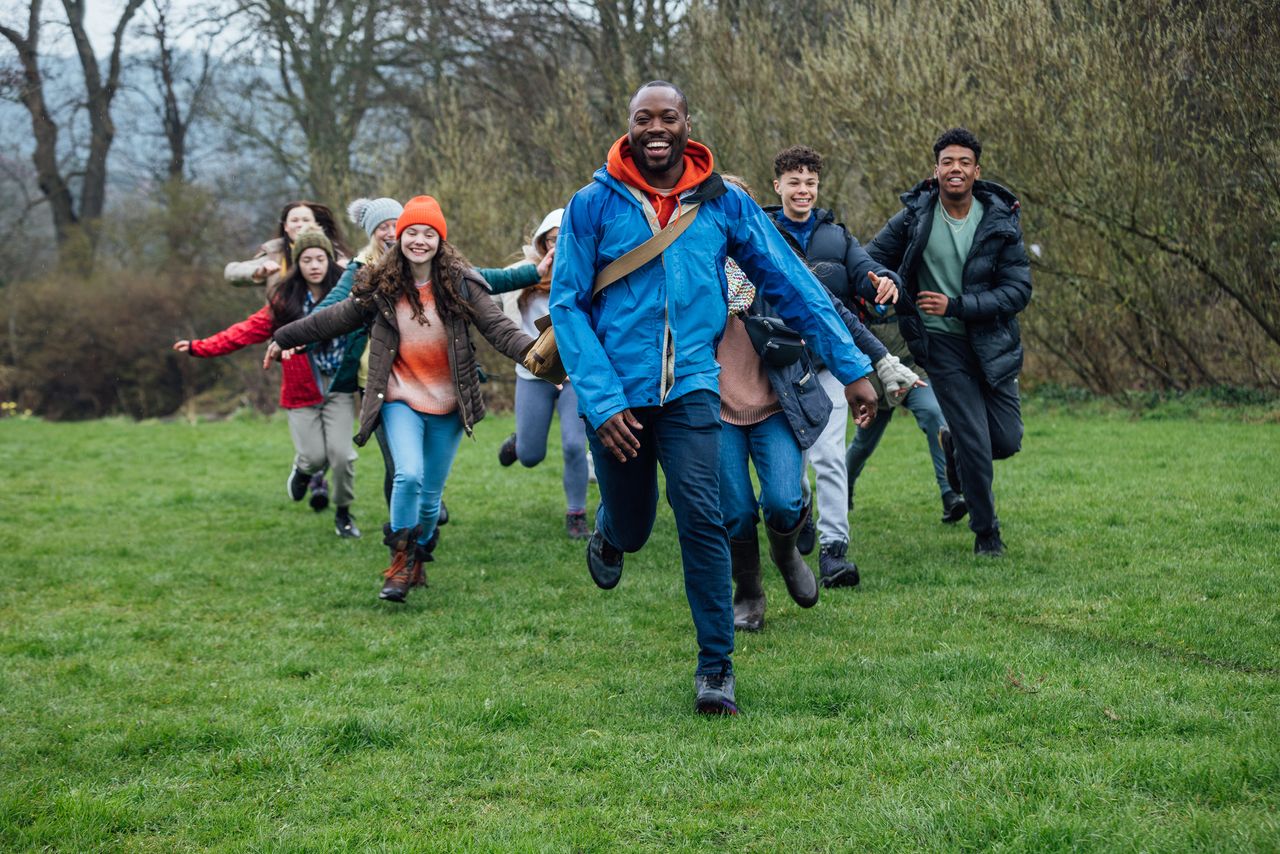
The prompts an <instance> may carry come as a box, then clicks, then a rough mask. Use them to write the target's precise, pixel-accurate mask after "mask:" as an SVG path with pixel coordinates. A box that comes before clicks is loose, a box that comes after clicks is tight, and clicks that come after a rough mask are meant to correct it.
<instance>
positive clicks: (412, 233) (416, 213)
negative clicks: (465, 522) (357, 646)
mask: <svg viewBox="0 0 1280 854" xmlns="http://www.w3.org/2000/svg"><path fill="white" fill-rule="evenodd" d="M395 237H396V244H395V247H394V248H392V249H390V250H389V251H388V252H387V253H386V255H385V256H384V257H383V258H382V260H381V261H380V262H379V263H378V264H376V265H374V266H371V267H366V268H364V269H363V270H361V271H360V273H359V275H358V277H357V281H356V284H355V286H354V287H353V288H352V291H351V296H350V298H349V299H346V300H344V301H342V302H340V303H338V304H337V305H334V306H330V307H329V308H326V309H324V310H323V311H319V312H316V313H315V314H313V315H311V316H309V317H306V318H303V319H302V320H300V321H298V322H296V323H292V324H290V325H288V326H286V327H284V328H282V329H279V330H277V331H276V333H275V336H274V337H275V343H276V344H277V345H278V346H279V347H280V348H281V349H282V350H288V349H290V348H292V347H299V346H302V345H304V344H308V343H310V342H312V341H317V340H323V339H325V338H330V337H333V336H334V335H341V334H346V333H348V332H351V331H353V330H355V329H358V328H361V327H368V328H369V375H368V379H367V383H366V385H365V395H364V400H363V401H362V403H361V407H360V430H359V432H358V433H357V434H356V444H358V445H363V444H364V443H365V442H366V441H368V439H369V436H370V435H371V434H372V433H373V431H374V429H375V428H376V427H377V426H378V424H379V423H381V424H383V425H384V427H385V428H386V434H387V444H388V446H389V447H390V449H391V457H392V460H393V461H394V464H395V477H394V482H393V486H392V490H391V528H390V530H389V531H388V532H387V535H386V537H385V538H384V540H385V542H386V545H387V546H388V547H390V549H391V554H392V557H391V565H390V566H389V567H388V568H387V570H386V572H384V573H383V578H384V584H383V587H382V591H381V593H380V594H379V596H380V597H381V598H383V599H388V600H390V601H393V602H403V601H404V600H405V597H406V595H407V594H408V592H409V588H410V587H414V586H425V584H426V573H425V570H424V568H423V564H424V563H426V562H428V561H430V560H432V552H433V551H434V548H435V544H436V539H437V533H438V532H437V524H438V520H439V514H440V496H441V495H442V493H443V492H444V484H445V479H446V478H447V477H448V475H449V469H450V468H451V467H452V465H453V458H454V455H455V454H456V453H457V450H458V443H459V442H460V441H461V438H462V434H463V433H464V432H465V433H467V434H468V435H470V434H471V430H472V428H473V427H474V426H475V423H476V422H477V421H479V420H480V419H481V418H483V417H484V399H483V397H482V396H481V394H480V377H479V373H478V365H477V363H476V357H475V347H474V345H473V344H472V341H471V329H472V327H474V328H475V329H477V330H479V331H480V334H482V335H483V336H484V337H485V338H486V339H487V340H488V341H489V343H490V344H492V345H493V346H494V348H495V349H497V350H498V352H500V353H502V354H504V355H506V356H507V357H508V358H510V359H513V360H519V359H520V358H522V357H523V356H524V354H525V352H527V351H528V349H529V347H530V345H531V344H532V343H533V339H532V338H531V337H529V336H528V335H526V334H525V333H523V332H521V331H520V329H519V328H518V327H516V325H515V324H513V323H512V322H511V321H510V320H508V319H507V318H506V316H505V315H503V314H502V312H501V311H500V310H499V309H498V307H497V306H496V305H495V304H494V302H493V299H492V297H490V295H489V291H488V288H487V287H486V286H485V282H484V279H482V278H481V277H480V275H479V274H478V273H476V272H475V270H473V269H472V268H471V265H470V264H468V263H467V261H466V259H465V258H463V257H462V254H461V253H460V252H459V251H458V250H457V249H456V248H455V247H454V246H453V244H451V243H450V242H449V241H448V234H447V225H446V222H445V218H444V213H443V212H442V211H441V210H440V205H439V203H437V202H436V200H435V199H433V198H432V197H431V196H416V197H415V198H413V199H410V200H409V202H408V204H406V205H405V207H404V212H403V213H401V214H400V216H399V218H398V219H397V220H396V230H395Z"/></svg>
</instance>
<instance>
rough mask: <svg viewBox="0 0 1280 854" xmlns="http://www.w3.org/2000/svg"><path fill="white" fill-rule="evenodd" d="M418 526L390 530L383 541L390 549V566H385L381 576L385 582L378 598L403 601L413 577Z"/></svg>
mask: <svg viewBox="0 0 1280 854" xmlns="http://www.w3.org/2000/svg"><path fill="white" fill-rule="evenodd" d="M419 530H421V529H420V528H416V527H414V528H401V529H400V530H399V531H392V532H391V533H390V534H388V535H387V538H386V539H385V540H383V542H384V543H385V544H386V545H387V546H388V547H389V548H390V549H391V566H389V567H387V570H386V572H384V573H382V577H383V578H384V579H386V583H385V584H383V585H382V592H381V593H379V594H378V598H379V599H386V600H387V601H389V602H403V601H404V597H405V596H406V595H408V593H409V587H410V586H412V584H413V579H414V570H413V564H414V559H413V558H414V551H415V550H416V549H415V547H416V544H417V542H418V531H419Z"/></svg>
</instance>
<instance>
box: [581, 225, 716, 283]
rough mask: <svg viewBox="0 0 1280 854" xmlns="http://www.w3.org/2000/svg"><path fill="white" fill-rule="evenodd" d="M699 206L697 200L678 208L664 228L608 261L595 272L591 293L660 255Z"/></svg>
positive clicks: (684, 227)
mask: <svg viewBox="0 0 1280 854" xmlns="http://www.w3.org/2000/svg"><path fill="white" fill-rule="evenodd" d="M701 207H702V205H701V203H700V202H699V203H695V204H693V205H690V206H689V207H681V208H678V209H677V212H676V216H675V217H674V218H672V220H671V221H670V222H668V223H667V225H666V227H665V228H663V229H662V230H661V231H659V232H658V233H657V234H655V235H653V237H650V238H649V239H648V240H646V241H645V242H644V243H641V244H640V245H639V246H637V247H635V248H634V249H632V250H631V251H629V252H627V253H626V254H625V255H622V256H619V257H618V258H615V259H614V260H612V261H610V262H609V263H608V265H606V266H605V268H604V269H603V270H601V271H600V272H599V273H596V282H595V285H594V286H593V287H592V288H591V295H592V296H593V297H594V296H595V295H596V294H598V293H600V292H601V291H602V290H604V289H605V288H607V287H609V285H612V284H613V283H614V282H616V281H618V280H619V279H621V278H623V277H624V276H628V275H630V274H631V273H634V272H635V271H636V270H639V269H640V268H641V267H643V266H644V265H645V264H648V263H649V262H650V261H652V260H653V259H654V258H657V257H658V256H659V255H661V254H662V253H663V251H664V250H665V249H666V248H667V247H668V246H670V245H671V244H672V243H674V242H675V239H676V238H677V237H679V236H680V235H681V234H684V231H685V229H687V228H688V227H689V226H691V225H693V221H694V220H695V219H696V218H697V216H698V211H699V210H700V209H701Z"/></svg>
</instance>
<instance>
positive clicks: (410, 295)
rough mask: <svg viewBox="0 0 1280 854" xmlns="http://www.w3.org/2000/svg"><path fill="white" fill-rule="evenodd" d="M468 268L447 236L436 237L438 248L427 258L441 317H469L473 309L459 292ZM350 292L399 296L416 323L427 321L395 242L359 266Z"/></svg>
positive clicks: (409, 270)
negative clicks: (373, 260)
mask: <svg viewBox="0 0 1280 854" xmlns="http://www.w3.org/2000/svg"><path fill="white" fill-rule="evenodd" d="M470 270H471V263H470V262H469V261H467V259H466V258H465V257H463V255H462V253H461V252H459V251H458V250H457V248H456V247H455V246H454V245H453V244H452V243H449V242H448V241H447V240H443V239H442V240H441V241H440V248H438V249H437V250H436V254H435V257H434V258H432V259H431V284H430V285H428V287H430V288H431V292H432V293H433V294H434V295H435V298H436V311H438V312H440V317H441V318H443V319H444V320H446V321H448V320H452V319H454V318H462V319H463V320H472V319H473V318H474V317H475V309H473V308H472V307H471V303H470V302H468V301H467V300H466V298H465V297H463V296H462V289H463V288H464V287H466V285H464V284H463V280H464V279H465V277H466V274H467V273H468V272H469V271H470ZM352 292H353V293H354V294H357V295H366V294H372V293H380V294H384V295H385V296H387V297H389V298H390V299H391V300H392V302H396V301H398V300H399V299H400V297H401V296H403V297H406V298H407V299H408V300H409V306H410V307H411V308H412V309H413V316H414V317H415V318H416V319H417V321H418V322H419V323H423V324H425V323H427V322H428V321H427V317H426V314H425V312H423V310H422V300H420V299H419V298H418V288H417V284H416V282H415V281H414V276H413V266H412V265H411V264H410V263H409V259H408V258H406V257H405V254H404V250H402V249H401V248H400V244H399V243H397V244H396V245H395V246H394V247H392V248H391V249H389V250H388V251H387V253H386V254H385V255H383V256H382V259H381V260H380V261H379V262H378V263H376V264H370V265H369V266H367V267H363V268H361V270H360V273H359V274H358V278H357V280H356V284H355V287H353V288H352Z"/></svg>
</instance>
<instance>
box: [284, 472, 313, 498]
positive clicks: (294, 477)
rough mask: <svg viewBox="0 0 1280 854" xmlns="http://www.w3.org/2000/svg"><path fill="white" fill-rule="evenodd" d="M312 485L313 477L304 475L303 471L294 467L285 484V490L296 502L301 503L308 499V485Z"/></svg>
mask: <svg viewBox="0 0 1280 854" xmlns="http://www.w3.org/2000/svg"><path fill="white" fill-rule="evenodd" d="M309 483H311V475H309V474H303V473H302V469H300V468H298V467H297V466H294V467H293V468H292V469H290V470H289V479H288V480H286V481H285V482H284V485H285V489H287V490H288V491H289V497H290V498H292V499H293V500H294V501H301V500H302V499H303V498H306V497H307V484H309Z"/></svg>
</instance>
